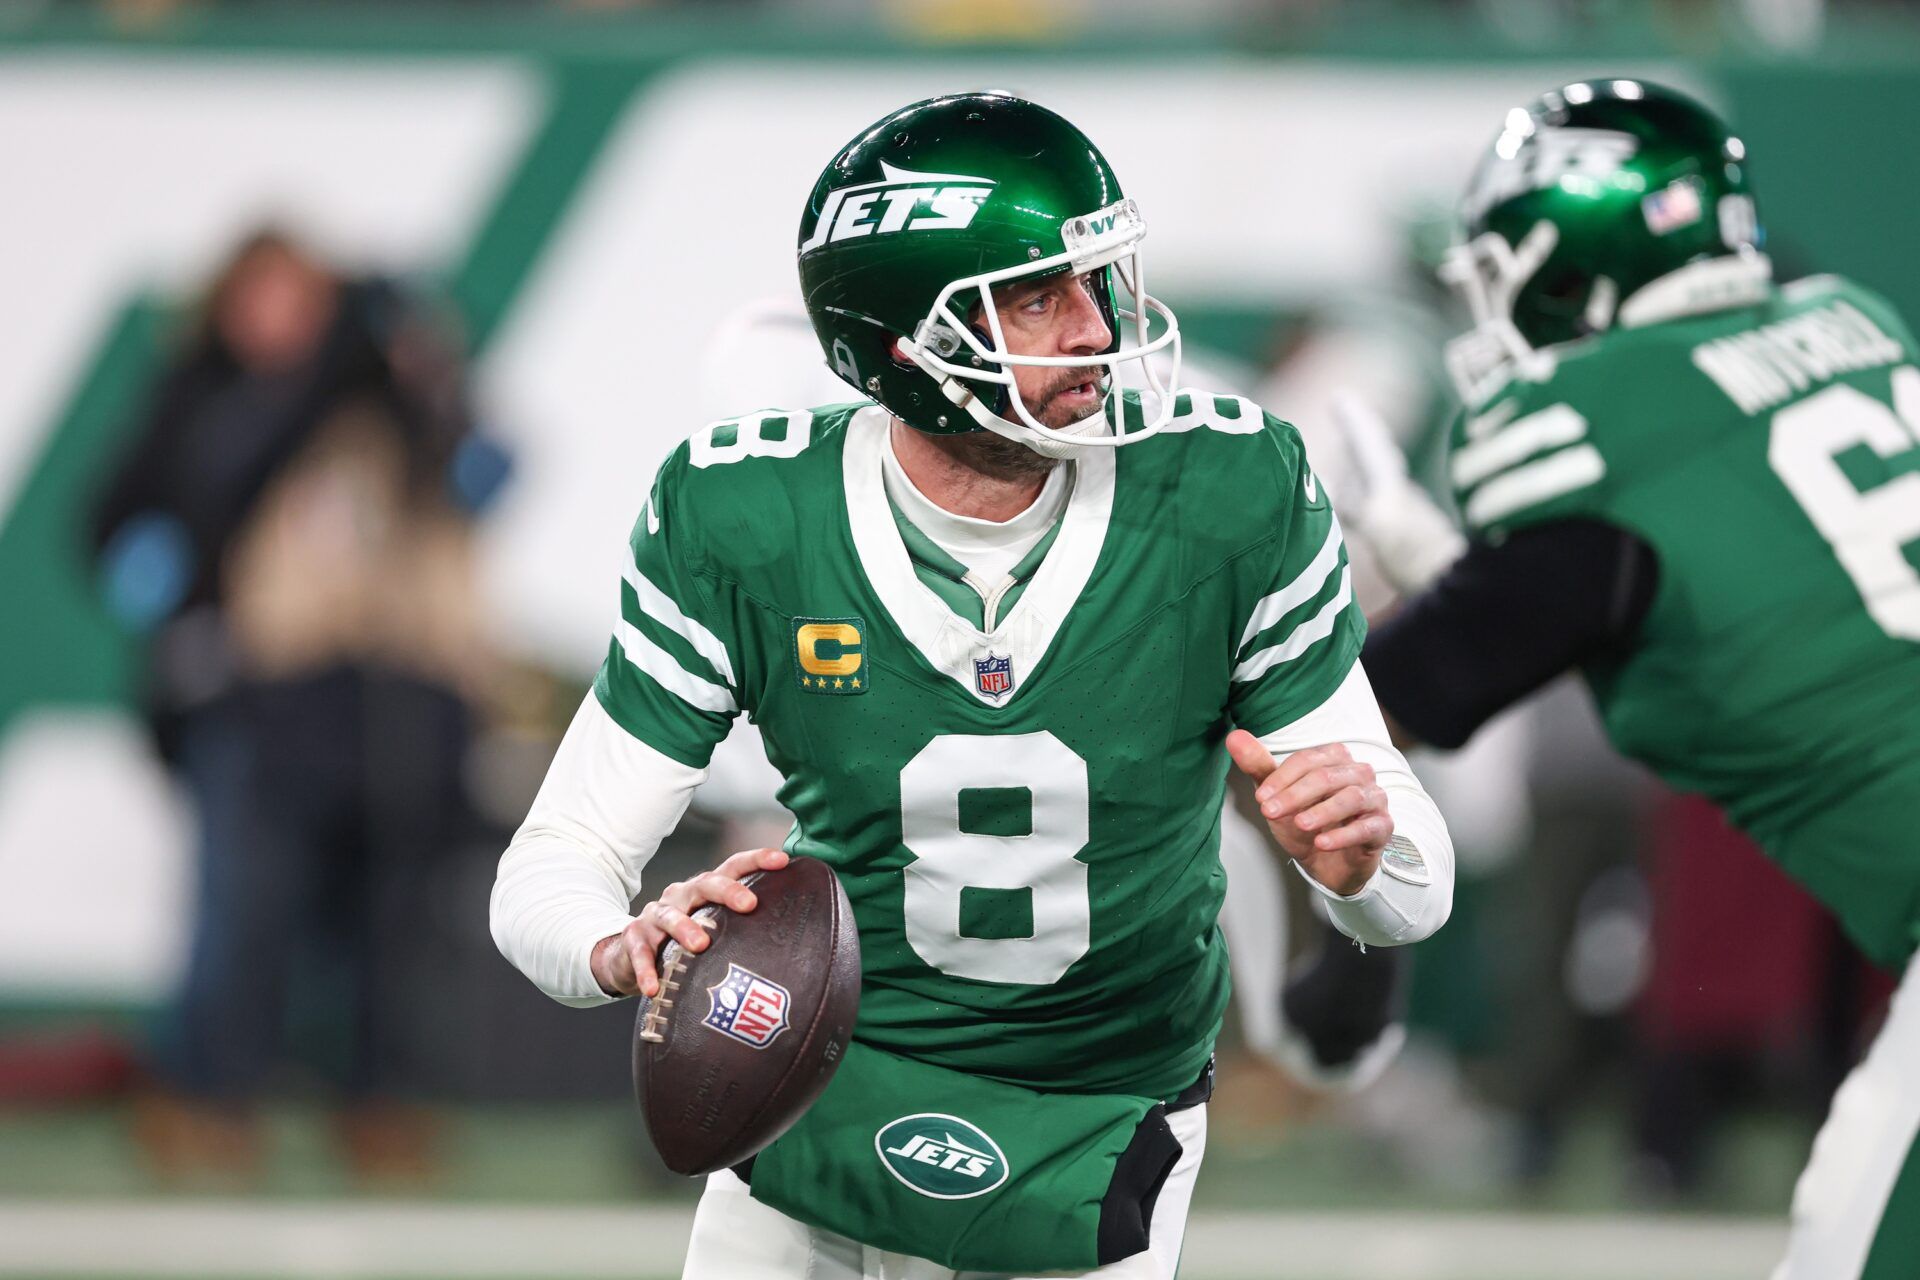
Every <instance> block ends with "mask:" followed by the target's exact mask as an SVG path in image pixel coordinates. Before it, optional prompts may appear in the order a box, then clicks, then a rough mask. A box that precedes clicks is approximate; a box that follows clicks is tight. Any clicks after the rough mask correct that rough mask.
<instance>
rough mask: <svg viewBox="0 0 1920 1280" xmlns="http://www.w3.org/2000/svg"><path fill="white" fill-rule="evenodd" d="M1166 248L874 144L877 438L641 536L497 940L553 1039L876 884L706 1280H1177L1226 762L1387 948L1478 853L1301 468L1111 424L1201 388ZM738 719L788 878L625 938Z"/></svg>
mask: <svg viewBox="0 0 1920 1280" xmlns="http://www.w3.org/2000/svg"><path fill="white" fill-rule="evenodd" d="M1145 230H1146V227H1145V223H1144V222H1143V221H1142V219H1141V215H1140V211H1139V209H1138V208H1137V207H1136V206H1135V204H1134V203H1133V202H1132V201H1131V200H1129V199H1127V198H1126V197H1125V195H1124V194H1123V192H1122V190H1121V188H1120V184H1119V181H1118V180H1117V178H1116V177H1115V176H1114V173H1113V171H1112V169H1111V168H1110V167H1109V166H1108V164H1107V162H1106V160H1105V159H1104V158H1103V157H1102V155H1101V154H1100V152H1099V150H1098V149H1097V148H1096V147H1095V146H1094V145H1093V143H1092V142H1091V141H1089V140H1088V139H1087V138H1086V136H1085V135H1083V134H1082V133H1081V132H1080V131H1079V130H1077V129H1075V128H1074V127H1073V126H1072V125H1070V124H1068V123H1067V122H1066V121H1065V120H1062V119H1061V118H1060V117H1058V116H1056V115H1054V114H1053V113H1051V112H1049V111H1046V110H1045V109H1043V108H1041V107H1038V106H1035V105H1034V104H1032V103H1029V102H1026V101H1023V100H1021V99H1019V98H1015V97H1011V96H1006V95H999V94H957V95H951V96H946V97H940V98H934V99H929V100H927V101H925V102H921V103H916V104H914V105H912V106H909V107H906V108H903V109H901V110H900V111H897V112H895V113H894V114H892V115H890V116H888V117H886V118H884V119H882V120H880V121H878V122H876V123H875V124H874V125H872V126H871V127H870V128H868V129H866V130H863V131H862V132H861V133H860V134H859V135H858V136H857V137H856V138H855V139H854V140H853V141H852V142H850V143H849V144H847V146H846V147H845V148H844V149H843V150H842V151H841V152H840V153H839V154H838V155H837V156H835V157H834V159H833V161H832V162H831V163H830V164H829V165H828V166H827V168H826V170H825V172H824V173H823V174H822V175H821V177H820V180H819V182H818V184H817V185H816V186H815V188H814V190H813V192H812V195H811V197H810V198H809V199H808V201H807V204H806V208H805V210H804V213H803V215H802V218H801V223H800V232H799V239H800V245H799V265H800V277H801V287H802V293H803V295H804V297H805V300H806V305H807V310H808V313H809V315H810V317H811V319H812V322H813V328H814V331H815V333H816V335H817V336H818V339H819V341H820V344H821V348H822V351H823V352H824V354H825V356H826V358H827V361H828V363H829V364H830V365H831V366H832V367H833V369H834V370H835V372H836V373H838V374H839V375H840V376H841V377H842V378H844V379H845V380H846V381H847V382H848V383H850V384H851V385H852V386H854V387H855V388H857V389H858V391H859V392H860V394H862V395H863V396H866V397H868V398H870V400H871V401H872V403H866V402H862V403H858V404H845V405H839V406H827V407H817V408H813V409H810V410H803V409H787V410H776V411H761V412H756V413H751V414H748V415H746V416H744V417H740V418H737V419H733V420H730V421H726V422H721V423H717V424H714V425H712V426H709V427H707V428H704V429H703V430H701V431H699V432H697V433H696V434H695V435H693V436H692V437H691V438H690V439H689V440H687V441H686V442H685V443H684V444H683V445H681V446H680V447H679V448H677V449H676V450H675V451H674V453H673V454H672V456H671V457H669V459H668V460H667V462H666V463H665V464H664V465H663V466H662V468H661V471H660V473H659V475H658V477H657V478H656V480H655V482H654V485H653V489H652V492H651V493H650V495H649V496H648V498H647V501H646V503H645V505H644V506H643V508H642V511H641V514H640V517H639V519H638V520H637V521H636V523H635V526H634V532H633V536H632V540H631V544H630V547H629V551H630V556H629V560H628V564H627V569H626V573H625V581H624V583H623V585H622V586H621V589H620V602H621V611H620V618H619V621H618V623H617V625H616V630H615V634H614V637H613V639H612V642H611V643H610V645H609V649H608V655H607V659H606V662H605V665H604V666H603V667H602V668H601V671H600V674H599V677H598V679H597V680H596V682H595V686H594V689H593V692H592V693H591V695H590V696H589V697H588V698H587V699H586V700H585V702H584V703H583V705H582V706H581V709H580V711H579V713H578V715H577V717H576V719H575V721H574V723H573V725H572V727H571V728H570V730H569V731H568V734H567V736H566V738H565V740H564V741H563V743H562V744H561V747H560V750H559V753H558V755H557V757H556V759H555V761H554V763H553V766H552V769H551V771H550V772H549V774H548V777H547V780H546V782H545V784H544V785H543V787H542V790H541V793H540V795H539V797H538V799H537V800H536V801H535V803H534V806H533V810H532V812H531V813H530V814H529V816H528V819H527V822H526V824H525V826H524V827H523V828H522V829H521V831H520V832H519V833H518V834H517V835H516V837H515V838H514V841H513V843H512V845H511V846H510V847H509V849H508V850H507V852H506V854H505V855H504V857H503V858H502V861H501V866H500V873H499V878H498V881H497V883H496V885H495V889H494V896H493V931H494V937H495V938H496V940H497V941H498V943H499V945H500V947H501V949H502V951H503V952H504V953H505V954H506V955H507V956H508V958H509V959H511V960H512V961H513V962H514V963H515V964H516V965H518V966H519V967H520V969H521V970H522V971H523V972H525V973H526V974H527V975H528V976H529V977H531V978H532V979H533V980H534V982H536V983H537V984H538V985H539V986H540V987H541V988H542V989H544V990H545V991H547V992H548V993H549V994H551V995H553V996H554V997H556V998H557V999H560V1000H562V1001H565V1002H568V1003H573V1004H583V1005H584V1004H598V1003H603V1002H605V1001H608V1000H612V999H617V998H619V997H622V996H628V995H633V994H635V993H641V994H646V995H652V994H655V993H656V992H657V991H658V990H659V976H658V974H657V972H656V969H655V966H656V963H657V960H656V957H657V953H658V951H659V949H660V947H661V946H662V945H663V944H664V943H665V941H666V940H667V939H669V938H673V939H675V940H677V941H679V942H680V944H681V945H682V946H685V947H687V948H689V949H690V950H694V951H698V950H701V949H702V948H703V947H704V946H705V943H706V934H705V931H704V928H703V926H702V925H701V924H700V923H699V922H698V921H697V920H696V919H695V918H694V917H693V914H692V913H693V912H695V911H696V910H697V909H699V908H700V907H702V906H703V905H705V904H709V903H717V904H722V905H724V906H726V907H729V908H731V909H733V910H736V911H748V910H751V909H752V908H753V905H754V895H753V893H752V891H751V890H750V889H748V888H747V887H746V886H744V885H742V884H741V883H740V879H741V878H742V877H743V876H745V875H746V874H748V873H750V872H751V871H753V870H755V869H759V868H777V867H780V866H782V865H784V864H785V862H786V859H787V856H788V852H789V851H790V852H792V853H796V854H808V855H812V856H815V857H818V858H821V859H824V860H825V861H827V862H828V863H830V864H831V865H832V866H833V867H834V869H835V870H836V871H837V872H838V873H839V876H840V878H841V881H842V883H843V884H844V885H845V887H846V890H847V894H848V897H849V898H850V899H851V901H852V904H853V909H854V914H855V917H856V920H857V923H858V926H859V930H860V943H861V952H862V959H863V983H862V992H861V1003H860V1012H859V1020H858V1023H857V1025H856V1027H855V1030H854V1039H853V1043H852V1045H851V1046H850V1047H849V1049H848V1051H847V1053H846V1056H845V1057H844V1058H843V1060H842V1061H841V1063H840V1066H839V1068H838V1070H837V1073H836V1074H835V1076H834V1078H833V1081H832V1083H831V1084H830V1085H829V1086H828V1087H827V1089H826V1091H825V1093H823V1094H822V1095H821V1097H820V1099H819V1100H818V1101H817V1102H815V1103H814V1104H813V1107H812V1108H811V1109H810V1110H809V1111H808V1112H807V1113H806V1114H804V1115H803V1116H802V1117H801V1118H800V1119H799V1121H798V1122H797V1123H796V1124H795V1125H794V1127H793V1128H792V1129H791V1130H789V1131H788V1132H787V1133H786V1134H785V1135H783V1136H782V1137H781V1138H780V1139H779V1140H778V1141H776V1142H774V1143H773V1144H772V1146H770V1147H768V1148H767V1149H766V1150H764V1151H763V1152H761V1153H760V1155H758V1156H757V1157H756V1158H755V1159H754V1160H753V1161H752V1162H751V1163H750V1164H749V1165H743V1166H741V1167H740V1168H739V1169H737V1170H734V1171H723V1172H721V1173H717V1174H714V1175H712V1176H711V1177H710V1178H709V1179H708V1181H707V1186H706V1191H705V1194H704V1196H703V1197H702V1200H701V1203H700V1208H699V1210H698V1213H697V1215H696V1218H695V1222H694V1228H693V1237H692V1241H691V1244H690V1247H689V1254H688V1258H687V1263H686V1273H687V1274H688V1275H689V1276H698V1277H725V1278H726V1280H754V1278H757V1277H776V1276H778V1277H785V1276H799V1275H808V1276H817V1277H849V1278H851V1277H859V1276H872V1275H877V1274H885V1275H888V1276H895V1275H899V1276H913V1277H948V1276H954V1275H956V1274H958V1273H960V1272H966V1273H969V1274H983V1275H1000V1276H1024V1275H1032V1274H1034V1273H1037V1272H1058V1271H1069V1272H1076V1273H1094V1274H1100V1275H1105V1276H1121V1275H1124V1276H1129V1277H1170V1276H1172V1275H1173V1272H1174V1268H1175V1265H1176V1263H1177V1260H1178V1257H1179V1250H1180V1240H1181V1235H1182V1232H1183V1230H1184V1226H1185V1218H1186V1211H1187V1203H1188V1198H1189V1195H1190V1193H1191V1190H1192V1186H1193V1179H1194V1174H1195V1171H1196V1170H1197V1168H1198V1165H1199V1161H1200V1156H1201V1150H1202V1147H1203V1145H1204V1142H1205V1134H1206V1108H1205V1100H1206V1096H1207V1093H1208V1089H1209V1083H1208V1082H1209V1079H1210V1070H1209V1063H1210V1058H1211V1054H1212V1048H1213V1039H1214V1036H1215V1033H1216V1031H1217V1029H1218V1026H1219V1023H1220V1017H1221V1013H1222V1010H1223V1008H1224V1007H1225V1005H1226V1002H1227V996H1228V981H1227V960H1226V955H1225V951H1224V948H1223V946H1222V944H1221V941H1220V934H1219V929H1218V927H1217V924H1216V921H1217V919H1218V916H1219V911H1220V903H1221V894H1222V877H1221V873H1220V864H1219V859H1218V857H1217V854H1216V848H1215V847H1216V844H1217V841H1218V830H1219V828H1218V817H1219V814H1220V807H1221V798H1222V794H1223V790H1224V784H1225V779H1226V774H1227V772H1228V769H1229V767H1230V764H1229V761H1231V767H1237V768H1239V769H1240V770H1242V771H1243V772H1245V773H1247V774H1248V775H1250V776H1252V777H1254V778H1255V779H1257V781H1258V784H1259V785H1258V789H1257V795H1258V797H1259V803H1260V804H1261V806H1262V813H1263V817H1264V818H1265V820H1266V823H1267V827H1268V830H1269V832H1270V834H1271V837H1272V839H1273V840H1274V841H1275V842H1276V843H1277V844H1278V845H1279V846H1280V848H1281V849H1282V850H1283V851H1284V852H1285V854H1286V855H1287V856H1288V857H1290V858H1291V859H1292V860H1293V862H1294V865H1295V866H1296V867H1297V868H1298V870H1299V873H1300V874H1301V875H1302V876H1303V877H1304V878H1305V879H1306V881H1307V883H1308V884H1310V885H1311V886H1312V889H1313V892H1315V893H1317V894H1319V895H1321V896H1322V897H1323V898H1324V899H1325V901H1326V905H1327V908H1328V910H1329V912H1330V913H1331V915H1332V916H1333V918H1334V919H1335V921H1336V922H1337V923H1338V925H1339V927H1340V928H1341V929H1342V930H1343V931H1344V932H1346V933H1347V934H1348V935H1349V936H1351V937H1353V938H1355V939H1357V940H1359V941H1361V942H1364V943H1367V944H1370V945H1378V946H1388V945H1394V944H1398V943H1405V942H1411V941H1414V940H1415V939H1418V938H1420V937H1423V936H1425V935H1427V934H1429V933H1431V932H1432V931H1433V930H1434V929H1435V928H1437V927H1438V926H1439V925H1440V923H1441V922H1442V921H1443V920H1444V919H1445V917H1446V914H1447V911H1448V909H1449V905H1450V902H1451V888H1452V864H1453V853H1452V848H1451V845H1450V843H1449V841H1448V838H1447V833H1446V828H1445V825H1444V824H1443V822H1442V821H1441V819H1440V816H1439V814H1438V812H1437V811H1436V810H1435V808H1434V807H1433V805H1432V803H1431V801H1430V800H1429V799H1428V798H1427V796H1426V794H1425V792H1424V791H1423V790H1422V789H1421V788H1420V785H1419V783H1418V782H1417V781H1416V780H1415V779H1414V777H1413V775H1412V774H1411V772H1410V771H1409V770H1408V769H1407V766H1406V763H1405V761H1404V759H1403V758H1402V757H1401V756H1400V754H1399V753H1398V751H1396V750H1395V749H1394V748H1393V747H1392V745H1391V743H1390V742H1389V741H1388V739H1387V736H1386V728H1385V725H1384V723H1383V722H1382V721H1381V718H1380V714H1379V710H1378V707H1377V705H1376V704H1375V702H1374V700H1373V695H1372V692H1371V690H1370V689H1369V687H1368V685H1367V681H1366V677H1365V675H1364V674H1363V673H1362V671H1361V669H1360V667H1359V664H1358V661H1357V658H1358V653H1359V649H1360V644H1361V641H1362V639H1363V633H1364V621H1363V619H1362V618H1361V616H1360V615H1359V613H1358V611H1357V610H1356V609H1355V607H1354V606H1353V604H1352V601H1351V598H1350V596H1351V592H1350V587H1349V582H1348V574H1347V570H1346V555H1345V551H1344V549H1343V545H1342V542H1341V538H1340V532H1339V526H1338V524H1337V522H1336V521H1335V520H1334V518H1333V513H1332V511H1331V509H1330V508H1329V506H1328V504H1327V501H1326V497H1325V494H1324V493H1323V492H1322V491H1321V490H1320V487H1319V485H1318V482H1317V481H1316V480H1315V478H1314V476H1313V474H1312V472H1311V471H1310V470H1308V468H1307V467H1306V466H1305V465H1304V461H1303V456H1302V452H1301V447H1300V442H1299V438H1298V436H1297V435H1296V434H1295V432H1294V431H1293V429H1292V428H1291V427H1289V426H1287V425H1286V424H1284V423H1282V422H1280V421H1278V420H1277V419H1275V418H1273V417H1271V416H1269V415H1267V414H1265V413H1263V412H1262V411H1261V410H1260V409H1259V408H1258V407H1256V406H1254V405H1253V404H1251V403H1249V402H1247V401H1245V400H1241V399H1237V398H1233V397H1225V396H1214V395H1211V394H1208V393H1205V392H1198V391H1176V390H1175V389H1174V387H1173V386H1172V385H1170V384H1169V383H1168V382H1167V381H1163V380H1162V379H1161V378H1160V377H1159V375H1158V374H1157V373H1155V372H1154V371H1153V370H1152V369H1150V368H1149V369H1147V370H1146V372H1145V374H1144V377H1145V382H1146V385H1147V387H1148V390H1147V391H1146V392H1145V393H1141V394H1136V393H1128V392H1124V391H1122V390H1121V389H1120V388H1119V386H1118V382H1117V378H1116V376H1115V375H1116V371H1117V370H1119V369H1122V368H1125V367H1128V366H1139V365H1140V364H1141V362H1143V361H1145V360H1147V359H1148V358H1149V357H1151V356H1152V355H1154V354H1155V353H1157V352H1161V351H1167V352H1169V353H1170V354H1175V353H1177V344H1178V340H1179V339H1178V327H1177V323H1176V322H1175V320H1174V317H1173V315H1172V313H1171V312H1169V311H1168V310H1167V309H1166V308H1165V307H1164V306H1163V305H1161V304H1160V303H1159V302H1157V301H1156V300H1155V299H1153V298H1152V297H1150V296H1149V295H1148V293H1147V291H1146V282H1145V278H1144V275H1143V273H1142V265H1141V246H1140V242H1141V238H1142V236H1143V235H1144V234H1145ZM1123 321H1124V322H1125V327H1124V330H1123ZM742 710H745V711H747V712H749V713H750V714H751V715H752V717H753V719H754V721H755V722H756V723H757V725H758V726H759V728H760V731H761V734H762V736H763V739H764V741H765V743H766V750H767V755H768V758H769V759H770V760H771V761H772V763H773V764H774V765H775V767H777V768H778V769H779V771H780V772H781V774H782V776H783V777H784V779H785V781H784V783H783V785H782V787H781V790H780V800H781V803H782V804H783V805H785V806H786V808H787V809H788V810H790V811H791V812H792V813H793V815H794V818H795V825H794V829H793V832H792V834H791V835H790V836H789V837H788V839H787V842H786V850H772V849H756V850H747V851H744V852H741V853H737V854H735V855H733V856H732V857H730V858H728V859H727V860H726V861H725V862H723V863H722V864H721V866H720V867H719V868H718V869H717V870H715V871H712V872H708V873H706V874H703V875H701V876H698V877H696V878H694V879H692V880H690V881H688V882H686V883H682V884H674V885H670V886H668V887H667V888H665V889H664V890H662V891H660V892H658V893H657V894H654V895H652V898H651V901H648V902H647V903H646V904H645V906H644V907H643V908H642V909H641V911H640V913H639V915H638V917H637V918H635V917H633V916H630V915H629V912H628V905H629V902H630V900H631V899H632V898H633V897H634V896H635V895H636V894H638V892H639V890H640V885H641V871H642V868H643V867H644V865H645V863H646V861H647V858H648V857H649V856H650V855H651V854H652V852H653V850H654V848H655V846H656V845H657V844H658V842H659V840H660V839H661V837H662V836H663V835H665V834H666V833H667V832H668V831H669V830H670V829H671V828H672V827H673V825H674V823H675V822H676V821H677V820H678V819H679V816H680V814H681V813H682V811H683V810H684V809H685V807H686V804H687V800H688V797H689V795H690V794H691V793H692V791H693V789H694V788H695V787H696V786H698V785H699V783H700V781H701V778H702V776H703V772H704V768H705V766H706V764H707V761H708V758H709V756H710V753H711V752H712V750H713V746H714V744H715V743H716V742H718V741H719V740H720V739H721V738H722V737H724V736H725V734H726V732H727V729H728V726H729V724H730V723H731V721H732V720H733V718H734V716H735V715H737V714H738V713H739V712H740V711H742ZM916 1122H917V1123H916Z"/></svg>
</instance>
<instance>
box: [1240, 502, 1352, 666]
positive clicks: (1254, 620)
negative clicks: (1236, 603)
mask: <svg viewBox="0 0 1920 1280" xmlns="http://www.w3.org/2000/svg"><path fill="white" fill-rule="evenodd" d="M1328 514H1329V519H1330V520H1331V524H1330V526H1329V527H1328V529H1327V540H1326V541H1325V542H1323V543H1322V544H1321V545H1320V550H1319V551H1317V552H1315V553H1314V557H1313V559H1312V560H1311V561H1310V562H1309V563H1308V564H1307V567H1306V568H1304V569H1302V570H1301V571H1300V574H1299V576H1298V577H1296V578H1294V580H1293V581H1292V582H1289V583H1288V584H1287V585H1286V586H1284V587H1282V588H1280V589H1279V590H1278V591H1275V592H1273V593H1272V594H1271V595H1266V596H1262V597H1261V598H1260V603H1258V604H1256V605H1254V606H1253V617H1251V618H1250V619H1248V620H1247V629H1246V630H1245V631H1243V632H1242V633H1241V634H1240V643H1239V644H1238V645H1237V646H1235V648H1234V652H1235V653H1238V652H1239V651H1240V650H1241V649H1244V648H1246V647H1247V644H1248V642H1249V641H1251V640H1252V639H1253V638H1254V637H1255V636H1257V635H1259V634H1260V633H1261V632H1262V631H1265V630H1266V629H1267V628H1268V627H1270V626H1272V625H1273V624H1274V623H1276V622H1278V621H1280V619H1282V618H1284V617H1286V616H1287V614H1289V613H1291V612H1292V611H1293V610H1295V609H1298V608H1299V607H1300V606H1301V605H1303V604H1305V603H1306V602H1307V601H1309V600H1311V599H1313V598H1314V597H1315V596H1317V595H1319V594H1320V589H1321V588H1322V587H1324V586H1326V585H1327V579H1328V578H1330V577H1332V576H1333V570H1334V566H1335V565H1337V564H1338V563H1339V562H1340V520H1339V517H1337V516H1333V515H1332V513H1328ZM1235 678H1236V679H1238V677H1235Z"/></svg>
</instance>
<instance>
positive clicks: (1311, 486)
mask: <svg viewBox="0 0 1920 1280" xmlns="http://www.w3.org/2000/svg"><path fill="white" fill-rule="evenodd" d="M1302 487H1303V488H1305V489H1306V491H1307V501H1308V502H1318V501H1320V486H1319V485H1317V484H1315V483H1314V482H1313V472H1311V471H1309V472H1307V480H1306V483H1305V485H1303V486H1302Z"/></svg>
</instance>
